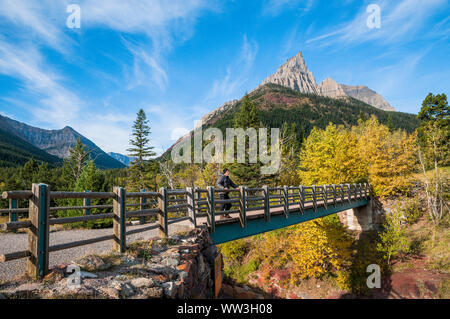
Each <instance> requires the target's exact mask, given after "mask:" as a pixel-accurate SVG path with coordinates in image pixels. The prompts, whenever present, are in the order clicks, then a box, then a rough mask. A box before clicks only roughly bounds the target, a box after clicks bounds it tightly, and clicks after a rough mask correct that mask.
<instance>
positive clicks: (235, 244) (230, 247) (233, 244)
mask: <svg viewBox="0 0 450 319" xmlns="http://www.w3.org/2000/svg"><path fill="white" fill-rule="evenodd" d="M249 247H250V245H249V243H248V242H247V241H246V240H244V239H238V240H233V241H230V242H227V243H224V244H221V245H219V249H220V252H221V253H222V255H223V256H224V257H225V258H227V259H233V260H240V259H242V257H244V255H245V254H246V253H247V251H248V250H249Z"/></svg>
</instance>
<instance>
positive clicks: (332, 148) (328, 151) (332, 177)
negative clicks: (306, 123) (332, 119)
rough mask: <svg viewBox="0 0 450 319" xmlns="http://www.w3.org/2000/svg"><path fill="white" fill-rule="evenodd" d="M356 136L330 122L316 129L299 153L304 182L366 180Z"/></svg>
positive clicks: (333, 182)
mask: <svg viewBox="0 0 450 319" xmlns="http://www.w3.org/2000/svg"><path fill="white" fill-rule="evenodd" d="M357 145H358V141H357V139H356V136H355V135H354V134H352V133H351V132H349V131H348V130H346V129H345V128H343V127H338V126H336V125H334V124H331V123H330V124H329V125H328V126H327V127H326V129H325V130H322V129H319V128H317V127H315V128H313V130H312V131H311V134H310V135H309V137H308V138H307V139H306V141H305V143H304V145H303V147H302V150H301V152H300V161H301V162H300V169H299V170H298V175H299V177H300V179H301V182H302V184H304V185H324V184H341V183H350V182H351V183H354V182H360V181H363V180H364V177H365V171H366V168H365V166H364V162H363V161H362V159H361V158H360V156H359V153H358V149H357Z"/></svg>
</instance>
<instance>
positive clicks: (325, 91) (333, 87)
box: [319, 78, 347, 99]
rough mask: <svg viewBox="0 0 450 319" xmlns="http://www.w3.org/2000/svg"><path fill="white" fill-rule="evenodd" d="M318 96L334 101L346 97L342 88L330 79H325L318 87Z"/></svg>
mask: <svg viewBox="0 0 450 319" xmlns="http://www.w3.org/2000/svg"><path fill="white" fill-rule="evenodd" d="M319 94H320V95H323V96H328V97H331V98H334V99H336V98H341V97H346V96H347V94H345V92H344V90H343V89H342V87H341V86H340V85H339V84H338V83H337V82H336V81H335V80H333V79H331V78H326V79H325V80H323V81H322V83H321V84H320V86H319Z"/></svg>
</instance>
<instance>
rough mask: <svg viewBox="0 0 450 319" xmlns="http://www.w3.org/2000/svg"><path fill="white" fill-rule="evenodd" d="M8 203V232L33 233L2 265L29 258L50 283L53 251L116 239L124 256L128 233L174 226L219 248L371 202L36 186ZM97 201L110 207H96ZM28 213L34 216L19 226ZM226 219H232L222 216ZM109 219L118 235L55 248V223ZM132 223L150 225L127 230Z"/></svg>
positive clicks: (262, 193)
mask: <svg viewBox="0 0 450 319" xmlns="http://www.w3.org/2000/svg"><path fill="white" fill-rule="evenodd" d="M223 192H229V193H230V195H231V196H230V199H218V198H217V197H218V196H217V195H218V194H219V193H223ZM2 198H3V199H6V200H9V204H10V206H9V209H1V210H0V213H7V214H9V216H10V221H9V222H7V223H4V224H1V229H2V230H4V231H7V230H17V229H21V228H25V229H28V249H27V250H25V251H18V252H14V253H9V254H4V255H0V262H7V261H10V260H15V259H20V258H27V272H28V274H29V275H30V276H32V277H43V276H45V275H46V274H47V272H48V264H49V254H50V253H51V252H55V251H59V250H64V249H69V248H73V247H78V246H83V245H89V244H92V243H96V242H101V241H107V240H113V241H114V244H113V249H114V250H115V251H118V252H121V253H123V252H125V249H126V239H127V235H131V234H135V233H139V232H144V231H148V230H152V229H158V230H159V235H160V237H166V236H168V229H169V226H170V225H171V224H174V223H181V222H185V223H186V222H187V223H188V225H189V227H190V228H195V227H199V226H202V225H204V226H207V227H208V229H209V232H210V234H211V238H212V240H213V242H214V243H215V244H221V243H224V242H228V241H232V240H235V239H239V238H244V237H248V236H252V235H255V234H259V233H263V232H267V231H271V230H275V229H279V228H283V227H286V226H290V225H294V224H298V223H302V222H305V221H308V220H312V219H316V218H319V217H323V216H326V215H330V214H334V213H338V212H341V211H346V210H348V209H351V208H356V207H362V206H365V205H367V204H368V203H369V200H370V186H369V185H368V184H343V185H323V186H310V187H306V186H298V187H293V186H290V187H288V186H284V187H267V186H265V187H262V188H247V187H245V186H241V187H239V188H238V189H230V190H228V191H225V190H221V189H214V188H213V187H207V188H206V189H200V188H186V189H179V190H171V189H166V188H161V189H160V190H159V192H147V191H142V192H126V191H125V189H124V188H122V187H114V189H113V192H89V191H86V192H54V191H51V190H50V187H49V186H48V185H46V184H33V186H32V190H31V191H7V192H4V193H3V194H2ZM61 199H82V200H83V205H82V206H70V207H69V206H58V203H60V202H61V201H59V200H61ZM91 200H97V201H101V202H103V203H101V204H98V205H91ZM27 202H28V203H29V204H28V207H26V208H19V203H27ZM226 203H229V204H231V205H232V207H231V210H230V211H219V210H218V209H217V206H219V205H221V204H226ZM111 210H112V212H108V211H111ZM58 211H79V212H80V213H79V216H74V217H57V215H55V213H56V212H58ZM94 211H96V213H93V212H94ZM20 214H28V216H27V218H26V219H22V220H19V219H18V215H20ZM225 214H230V215H231V217H232V218H227V219H224V218H221V217H222V216H223V215H225ZM105 219H112V221H113V233H112V234H111V235H108V236H103V237H98V238H93V239H86V240H81V241H76V242H71V243H65V244H58V245H51V243H50V242H49V229H50V226H51V225H62V224H71V223H77V222H87V221H91V220H105ZM132 220H134V221H135V222H136V221H139V222H140V223H142V224H148V226H146V227H141V228H139V229H132V230H128V231H127V225H130V222H131V221H132ZM0 239H1V237H0ZM0 244H1V243H0Z"/></svg>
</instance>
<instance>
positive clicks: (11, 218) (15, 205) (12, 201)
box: [9, 198, 19, 222]
mask: <svg viewBox="0 0 450 319" xmlns="http://www.w3.org/2000/svg"><path fill="white" fill-rule="evenodd" d="M15 208H19V205H18V200H17V199H16V198H12V199H10V200H9V209H15ZM9 221H10V222H16V221H17V213H15V212H10V213H9Z"/></svg>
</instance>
